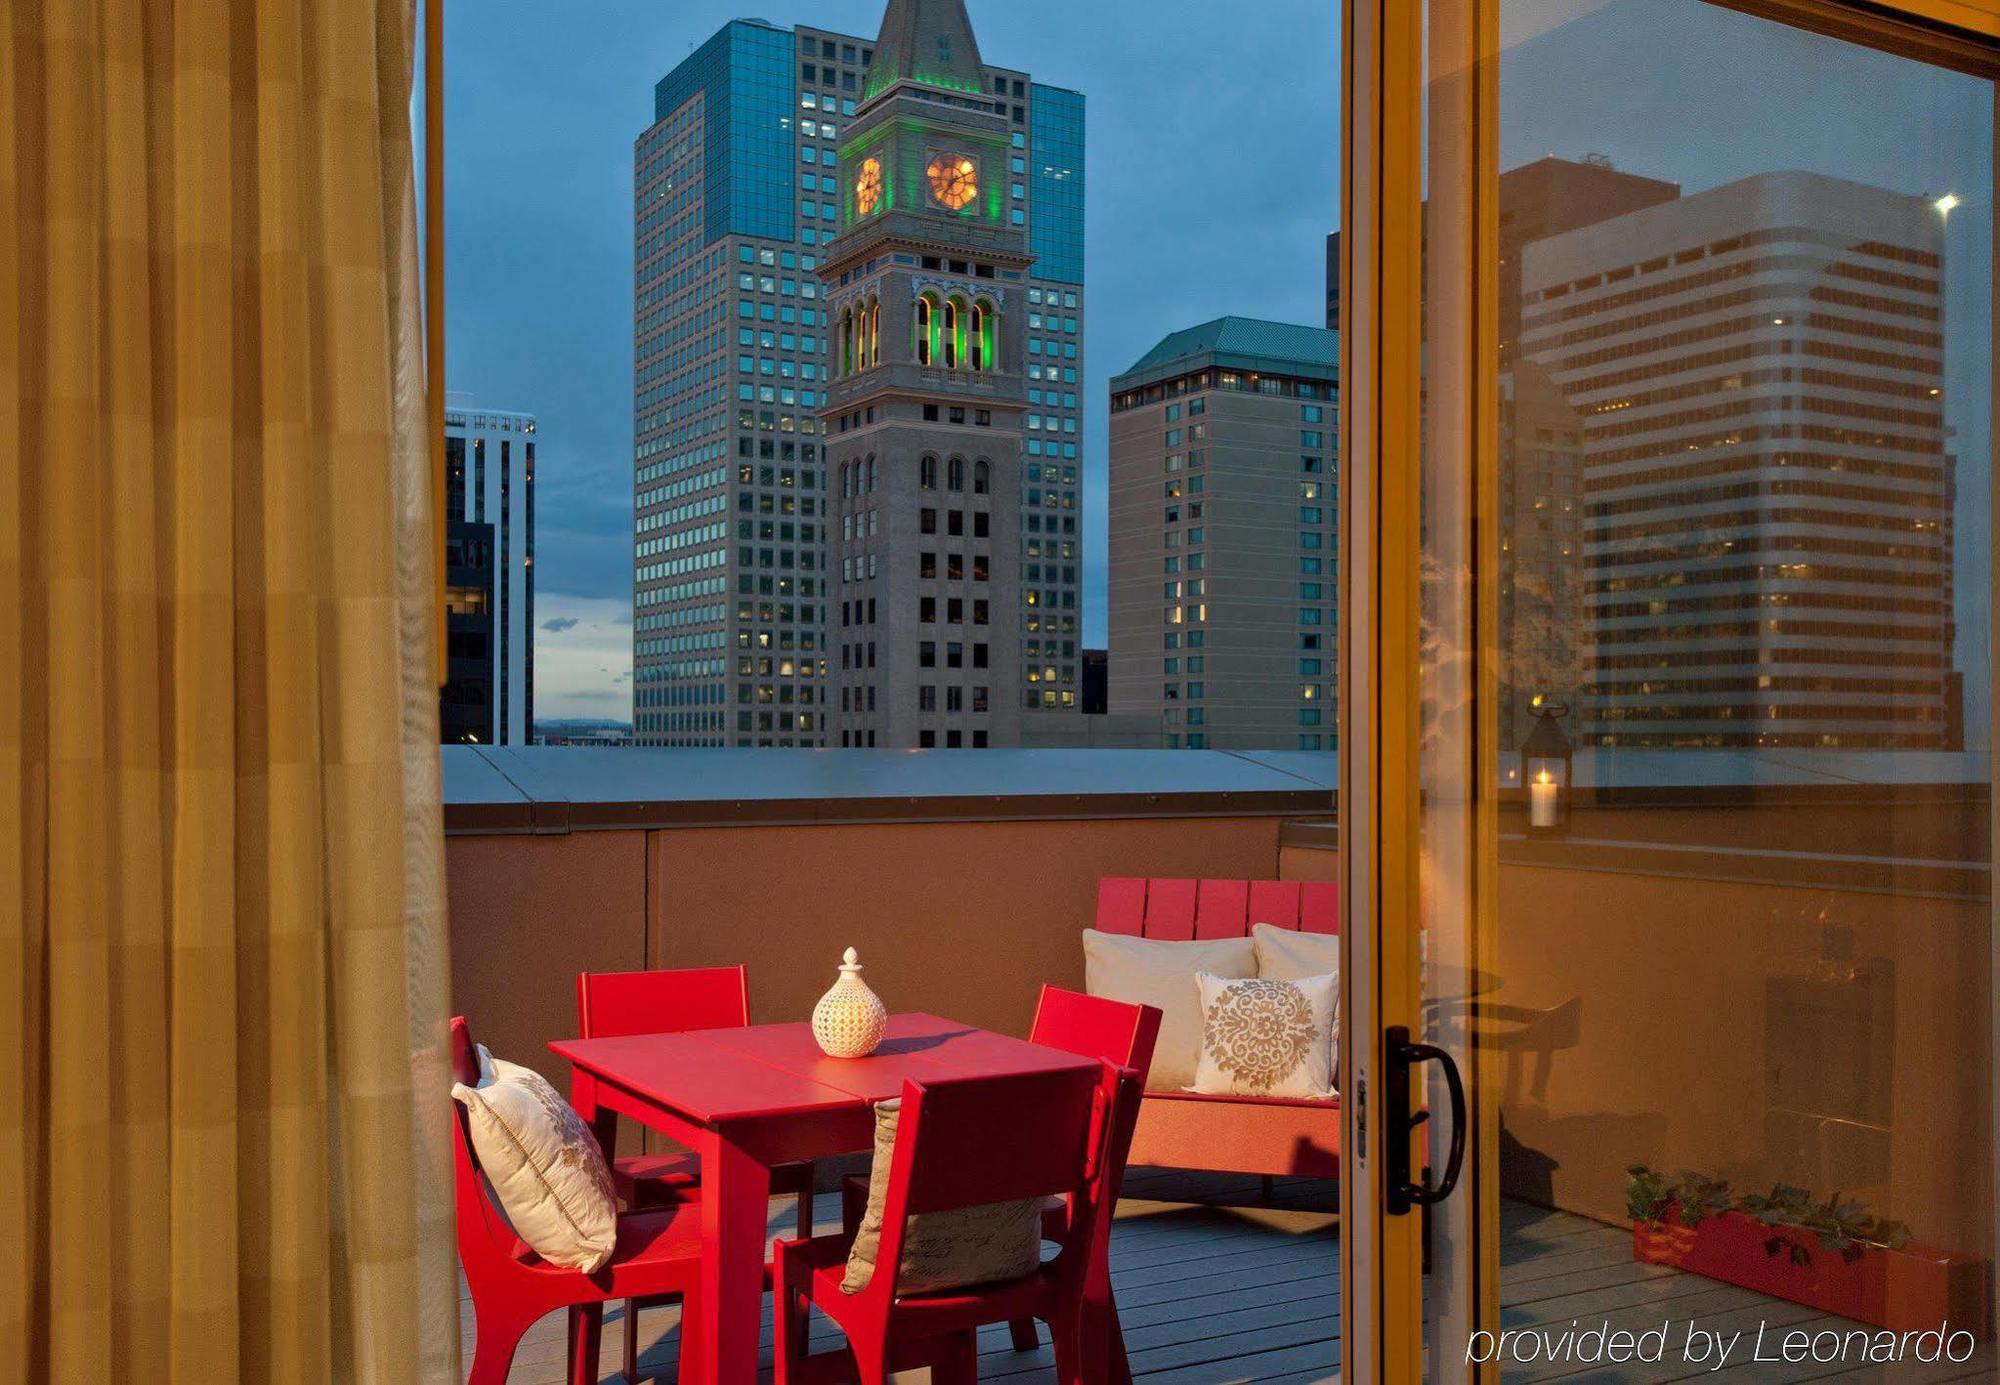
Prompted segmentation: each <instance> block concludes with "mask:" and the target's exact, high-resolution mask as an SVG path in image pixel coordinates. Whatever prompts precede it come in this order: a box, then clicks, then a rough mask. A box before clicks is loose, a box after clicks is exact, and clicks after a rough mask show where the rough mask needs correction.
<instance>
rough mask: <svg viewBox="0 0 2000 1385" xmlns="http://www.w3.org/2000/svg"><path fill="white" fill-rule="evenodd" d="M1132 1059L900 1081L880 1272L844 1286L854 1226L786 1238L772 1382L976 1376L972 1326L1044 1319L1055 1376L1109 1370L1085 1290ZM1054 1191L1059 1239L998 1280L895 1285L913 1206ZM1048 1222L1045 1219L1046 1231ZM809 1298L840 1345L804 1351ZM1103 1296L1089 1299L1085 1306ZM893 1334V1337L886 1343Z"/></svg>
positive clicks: (1116, 1154) (1129, 1104)
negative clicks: (955, 1285)
mask: <svg viewBox="0 0 2000 1385" xmlns="http://www.w3.org/2000/svg"><path fill="white" fill-rule="evenodd" d="M1140 1083H1141V1078H1140V1075H1139V1073H1138V1071H1137V1070H1136V1069H1130V1068H1127V1069H1122V1070H1121V1069H1119V1068H1116V1067H1114V1066H1112V1065H1111V1064H1109V1063H1104V1064H1101V1065H1100V1068H1099V1072H1098V1074H1096V1075H1093V1074H1092V1073H1090V1072H1088V1071H1081V1072H1051V1073H1032V1074H1023V1075H1017V1076H1008V1077H982V1078H965V1079H958V1080H949V1081H938V1082H932V1083H919V1082H915V1081H908V1082H905V1083H904V1084H903V1107H902V1119H901V1122H900V1124H899V1126H898V1129H897V1132H896V1147H895V1152H894V1155H893V1156H892V1158H891V1162H890V1170H889V1187H888V1201H887V1206H886V1208H885V1210H884V1216H883V1223H882V1240H881V1245H880V1247H879V1250H878V1252H877V1255H876V1261H875V1265H876V1268H875V1273H874V1276H873V1277H872V1278H871V1279H870V1280H869V1281H868V1284H867V1287H865V1288H864V1289H863V1290H862V1291H861V1292H860V1293H858V1294H849V1293H846V1292H845V1291H843V1290H842V1288H841V1279H842V1278H843V1276H844V1275H845V1273H846V1268H847V1256H848V1252H849V1250H850V1249H851V1248H852V1246H853V1241H854V1238H853V1236H852V1235H851V1234H849V1233H847V1232H845V1231H843V1232H842V1233H840V1234H839V1235H834V1236H819V1237H815V1238H814V1239H812V1240H809V1241H780V1242H779V1243H778V1249H777V1262H776V1266H775V1273H776V1290H777V1294H778V1298H777V1302H776V1304H775V1305H774V1311H773V1313H772V1315H771V1316H772V1319H773V1322H774V1326H775V1341H774V1351H773V1355H774V1358H775V1361H776V1368H777V1369H776V1377H775V1379H776V1385H808V1383H809V1382H819V1381H830V1380H853V1379H856V1378H858V1379H859V1380H860V1381H861V1385H883V1382H886V1381H887V1380H888V1374H889V1371H890V1370H891V1369H898V1370H900V1369H904V1368H907V1367H911V1366H915V1365H917V1364H919V1363H921V1364H928V1365H929V1366H930V1367H931V1370H932V1376H931V1378H932V1380H933V1381H934V1382H938V1385H962V1383H963V1382H971V1381H974V1380H976V1379H977V1370H978V1364H977V1350H978V1348H977V1337H976V1334H977V1330H978V1328H979V1327H980V1326H982V1325H983V1324H986V1323H994V1322H1012V1321H1017V1320H1019V1319H1023V1318H1040V1319H1042V1320H1043V1321H1044V1322H1046V1323H1048V1324H1049V1326H1050V1332H1051V1335H1053V1337H1054V1338H1055V1346H1056V1378H1057V1380H1058V1381H1060V1382H1061V1385H1082V1383H1083V1382H1084V1381H1086V1380H1088V1381H1091V1382H1097V1381H1101V1380H1104V1379H1105V1378H1106V1377H1107V1374H1108V1367H1107V1363H1106V1361H1105V1360H1104V1359H1103V1353H1102V1346H1103V1343H1104V1339H1105V1337H1106V1336H1107V1335H1108V1334H1106V1333H1104V1332H1102V1331H1096V1330H1093V1329H1099V1328H1102V1327H1104V1325H1105V1324H1106V1322H1107V1321H1108V1318H1107V1316H1106V1315H1107V1314H1108V1309H1109V1305H1108V1304H1100V1303H1093V1302H1091V1294H1090V1291H1091V1288H1092V1282H1093V1278H1094V1276H1093V1273H1092V1271H1093V1268H1094V1267H1095V1266H1096V1265H1097V1264H1098V1263H1099V1257H1098V1250H1099V1247H1100V1245H1101V1244H1102V1242H1103V1240H1104V1238H1105V1237H1106V1236H1108V1235H1109V1234H1110V1227H1111V1207H1112V1204H1113V1202H1114V1201H1115V1196H1114V1194H1115V1190H1116V1182H1115V1178H1116V1173H1117V1170H1118V1169H1119V1167H1120V1166H1121V1164H1122V1158H1121V1152H1122V1149H1123V1146H1124V1144H1125V1143H1126V1142H1127V1141H1129V1140H1130V1138H1131V1129H1132V1122H1133V1121H1134V1120H1135V1119H1136V1118H1137V1113H1138V1100H1139V1090H1140ZM1042 1197H1062V1198H1064V1199H1066V1200H1067V1202H1068V1207H1069V1214H1068V1215H1067V1216H1065V1217H1064V1218H1063V1219H1062V1222H1063V1224H1062V1225H1061V1226H1060V1227H1059V1228H1057V1231H1058V1232H1059V1234H1058V1235H1057V1236H1056V1237H1055V1238H1054V1239H1055V1240H1056V1243H1057V1246H1058V1247H1059V1249H1058V1252H1057V1254H1056V1256H1055V1258H1054V1259H1052V1260H1047V1261H1044V1262H1043V1263H1042V1265H1041V1266H1040V1268H1038V1269H1037V1270H1035V1271H1034V1272H1033V1273H1032V1274H1028V1275H1025V1276H1023V1277H1022V1278H1020V1279H1015V1280H1010V1281H1007V1282H1005V1283H1001V1284H989V1285H981V1286H978V1287H974V1288H967V1289H957V1290H950V1291H946V1292H942V1293H931V1294H913V1295H908V1296H903V1297H899V1296H898V1295H897V1292H896V1278H897V1275H898V1273H899V1270H900V1267H901V1263H902V1256H903V1235H904V1227H905V1223H906V1220H907V1218H909V1217H911V1216H913V1215H922V1214H924V1213H930V1212H943V1211H950V1210H952V1209H955V1208H960V1207H975V1206H980V1205H982V1204H985V1203H990V1202H1010V1201H1014V1200H1016V1199H1023V1198H1042ZM1046 1229H1047V1228H1045V1230H1046ZM807 1305H812V1306H817V1307H818V1308H819V1310H820V1311H821V1312H823V1313H825V1314H826V1315H827V1316H828V1317H829V1318H831V1319H833V1321H834V1322H835V1323H836V1324H838V1325H839V1326H840V1328H841V1330H842V1331H843V1332H845V1333H846V1334H847V1346H846V1347H845V1348H844V1349H843V1350H840V1351H837V1352H829V1353H821V1354H819V1355H817V1356H813V1355H808V1354H807V1351H806V1334H805V1332H804V1330H803V1326H804V1323H805V1320H806V1314H805V1312H804V1309H805V1307H806V1306H807ZM1093 1309H1095V1310H1098V1311H1095V1312H1093V1311H1092V1310H1093ZM892 1344H893V1347H892Z"/></svg>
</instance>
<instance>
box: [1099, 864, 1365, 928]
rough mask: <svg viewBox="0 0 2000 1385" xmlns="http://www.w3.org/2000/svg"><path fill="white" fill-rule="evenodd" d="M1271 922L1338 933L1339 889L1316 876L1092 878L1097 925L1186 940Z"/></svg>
mask: <svg viewBox="0 0 2000 1385" xmlns="http://www.w3.org/2000/svg"><path fill="white" fill-rule="evenodd" d="M1257 923H1270V924H1276V925H1277V926H1278V927H1280V928H1291V929H1295V930H1297V931H1299V932H1301V933H1338V932H1339V931H1340V887H1339V886H1338V885H1334V884H1329V883H1325V882H1322V881H1315V880H1174V879H1169V878H1166V877H1153V878H1150V879H1149V878H1146V877H1142V876H1132V875H1107V876H1105V877H1104V878H1103V879H1102V880H1100V881H1098V882H1097V928H1098V931H1099V932H1103V933H1123V934H1126V935H1127V936H1129V937H1134V938H1161V939H1164V940H1166V941H1169V942H1185V941H1187V940H1188V939H1190V938H1242V937H1247V936H1248V935H1249V932H1250V926H1251V925H1252V924H1257Z"/></svg>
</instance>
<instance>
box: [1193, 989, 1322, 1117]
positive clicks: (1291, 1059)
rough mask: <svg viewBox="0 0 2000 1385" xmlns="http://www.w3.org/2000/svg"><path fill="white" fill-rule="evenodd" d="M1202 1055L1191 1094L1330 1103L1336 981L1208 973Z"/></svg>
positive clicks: (1203, 997)
mask: <svg viewBox="0 0 2000 1385" xmlns="http://www.w3.org/2000/svg"><path fill="white" fill-rule="evenodd" d="M1195 986H1196V988H1197V990H1198V991H1199V992H1200V995H1201V1014H1202V1026H1201V1057H1200V1059H1199V1060H1198V1061H1197V1062H1196V1064H1195V1072H1194V1085H1193V1086H1191V1087H1189V1088H1188V1090H1189V1091H1191V1092H1200V1093H1202V1094H1203V1095H1205V1096H1271V1097H1300V1098H1307V1099H1312V1100H1324V1099H1325V1098H1327V1097H1330V1096H1332V1095H1333V1013H1334V1005H1335V1003H1336V1000H1337V997H1338V994H1339V991H1338V986H1337V984H1336V981H1335V978H1334V977H1332V976H1302V977H1299V978H1297V979H1295V980H1289V981H1278V980H1272V979H1269V978H1265V977H1254V978H1251V979H1249V980H1236V979H1232V978H1229V977H1224V976H1211V975H1210V974H1209V973H1207V972H1201V973H1199V974H1197V975H1196V977H1195Z"/></svg>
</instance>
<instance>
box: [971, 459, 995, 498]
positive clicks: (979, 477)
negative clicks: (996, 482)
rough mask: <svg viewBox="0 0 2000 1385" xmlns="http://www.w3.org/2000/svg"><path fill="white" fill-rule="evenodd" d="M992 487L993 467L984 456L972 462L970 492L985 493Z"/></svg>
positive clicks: (975, 493)
mask: <svg viewBox="0 0 2000 1385" xmlns="http://www.w3.org/2000/svg"><path fill="white" fill-rule="evenodd" d="M992 489H993V467H992V464H991V463H989V462H988V461H987V460H986V459H985V458H984V457H981V458H980V459H979V460H978V461H976V462H974V463H973V464H972V493H973V494H974V495H985V494H987V493H988V492H990V491H991V490H992Z"/></svg>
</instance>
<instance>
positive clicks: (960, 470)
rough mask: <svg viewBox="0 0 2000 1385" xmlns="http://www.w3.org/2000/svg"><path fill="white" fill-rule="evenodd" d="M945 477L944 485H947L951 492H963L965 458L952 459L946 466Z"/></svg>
mask: <svg viewBox="0 0 2000 1385" xmlns="http://www.w3.org/2000/svg"><path fill="white" fill-rule="evenodd" d="M945 475H946V484H948V485H949V486H950V487H951V489H952V490H955V491H962V490H964V489H965V458H963V457H953V458H952V459H951V461H950V462H949V463H948V464H947V465H946V468H945Z"/></svg>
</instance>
